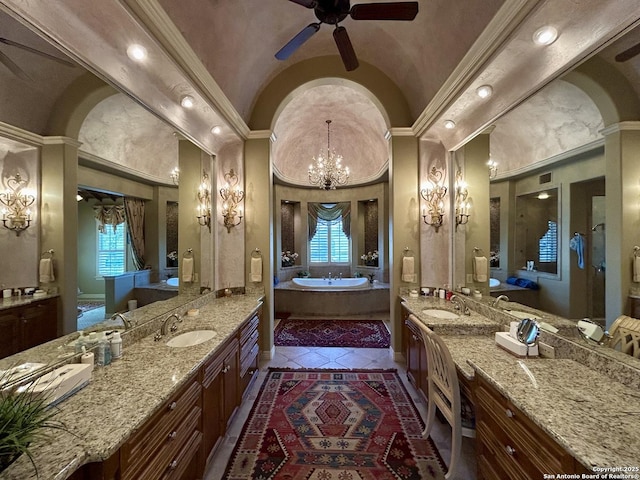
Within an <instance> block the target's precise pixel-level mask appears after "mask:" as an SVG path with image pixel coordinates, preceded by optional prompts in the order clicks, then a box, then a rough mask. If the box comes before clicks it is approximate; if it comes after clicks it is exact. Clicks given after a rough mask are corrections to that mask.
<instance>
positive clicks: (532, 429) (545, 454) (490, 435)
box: [475, 379, 575, 479]
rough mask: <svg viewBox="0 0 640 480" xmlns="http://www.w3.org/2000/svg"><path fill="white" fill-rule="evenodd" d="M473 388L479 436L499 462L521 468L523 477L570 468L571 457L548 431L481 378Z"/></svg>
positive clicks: (535, 476) (540, 476) (572, 468)
mask: <svg viewBox="0 0 640 480" xmlns="http://www.w3.org/2000/svg"><path fill="white" fill-rule="evenodd" d="M478 383H479V384H478V388H477V389H476V392H475V400H476V406H477V409H478V412H479V413H478V420H479V423H480V424H481V425H482V428H479V430H478V439H479V441H480V442H482V444H483V446H487V447H488V448H489V449H490V450H491V451H492V453H493V454H494V455H495V456H496V458H497V459H498V460H500V463H501V464H504V465H511V463H512V462H513V469H514V470H515V469H520V470H521V472H524V474H525V476H523V477H522V478H532V479H534V478H535V479H539V478H542V477H543V474H545V473H547V474H553V473H557V472H565V473H569V472H572V471H573V470H574V469H575V467H574V460H573V457H572V456H571V455H570V454H569V453H568V452H567V451H566V450H565V449H564V448H563V447H561V446H560V445H558V444H557V443H556V442H555V441H554V440H553V439H552V438H551V437H549V435H548V434H547V433H545V432H544V431H543V430H542V429H541V428H540V427H538V426H537V425H536V424H534V423H533V421H531V420H530V419H529V418H528V417H527V416H526V415H524V414H523V413H522V412H521V411H520V410H518V409H517V408H516V407H514V406H513V404H511V402H509V401H508V400H507V399H506V398H505V397H503V396H502V395H501V394H500V393H499V392H497V391H496V390H495V389H494V388H493V387H491V386H490V385H488V384H487V383H486V382H485V381H484V380H482V379H480V380H479V382H478Z"/></svg>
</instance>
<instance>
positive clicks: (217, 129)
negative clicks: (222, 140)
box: [211, 125, 222, 135]
mask: <svg viewBox="0 0 640 480" xmlns="http://www.w3.org/2000/svg"><path fill="white" fill-rule="evenodd" d="M220 132H222V128H220V126H219V125H216V126H215V127H213V128H212V129H211V133H213V134H214V135H220Z"/></svg>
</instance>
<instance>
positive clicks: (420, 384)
mask: <svg viewBox="0 0 640 480" xmlns="http://www.w3.org/2000/svg"><path fill="white" fill-rule="evenodd" d="M403 318H404V325H405V328H404V350H405V358H406V359H407V377H408V379H409V382H411V384H412V385H413V386H414V387H415V388H416V390H418V391H420V392H422V394H423V395H424V397H425V398H428V397H429V385H428V383H427V352H426V350H425V348H424V342H423V341H422V333H421V332H420V328H419V327H418V326H417V325H415V324H414V323H413V322H412V321H411V320H409V314H408V312H406V311H404V315H403Z"/></svg>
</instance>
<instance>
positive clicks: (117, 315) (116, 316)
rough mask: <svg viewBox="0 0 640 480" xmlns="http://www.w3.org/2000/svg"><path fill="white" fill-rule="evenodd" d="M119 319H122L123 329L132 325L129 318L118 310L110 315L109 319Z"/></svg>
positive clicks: (127, 328)
mask: <svg viewBox="0 0 640 480" xmlns="http://www.w3.org/2000/svg"><path fill="white" fill-rule="evenodd" d="M118 318H119V319H120V320H122V323H123V324H124V329H125V330H129V329H130V328H131V327H132V324H131V320H129V319H128V318H127V317H125V316H124V315H123V314H122V313H120V312H116V313H114V314H113V315H111V318H110V319H109V320H116V319H118Z"/></svg>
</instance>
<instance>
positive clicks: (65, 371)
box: [24, 363, 93, 405]
mask: <svg viewBox="0 0 640 480" xmlns="http://www.w3.org/2000/svg"><path fill="white" fill-rule="evenodd" d="M92 368H93V365H91V364H86V363H70V364H68V365H63V366H62V367H59V368H56V369H55V370H53V371H52V372H49V373H47V374H46V375H43V376H41V377H40V378H38V379H36V380H35V381H34V382H33V383H31V384H29V385H25V386H24V388H25V390H29V391H31V392H33V393H34V394H37V395H44V396H45V398H46V399H47V403H48V404H50V405H52V404H56V403H59V402H61V401H62V400H64V399H65V398H67V397H70V396H71V395H73V394H74V393H76V392H77V391H78V390H80V389H81V388H83V387H84V386H85V385H87V384H88V383H89V380H91V370H92Z"/></svg>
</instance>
